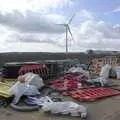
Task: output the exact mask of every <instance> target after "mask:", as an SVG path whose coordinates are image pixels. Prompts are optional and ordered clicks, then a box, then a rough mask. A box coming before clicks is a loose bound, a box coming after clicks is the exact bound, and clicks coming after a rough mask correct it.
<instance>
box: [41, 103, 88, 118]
mask: <svg viewBox="0 0 120 120" xmlns="http://www.w3.org/2000/svg"><path fill="white" fill-rule="evenodd" d="M42 110H43V111H44V112H48V111H51V113H53V114H56V113H61V114H71V116H81V117H82V118H85V117H87V109H86V108H85V107H84V106H83V105H78V104H77V103H75V102H72V101H65V102H48V103H46V104H44V105H43V107H42Z"/></svg>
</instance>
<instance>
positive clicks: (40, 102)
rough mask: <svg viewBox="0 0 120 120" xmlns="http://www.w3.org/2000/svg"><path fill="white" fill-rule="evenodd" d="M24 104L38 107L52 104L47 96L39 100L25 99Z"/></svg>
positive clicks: (34, 98)
mask: <svg viewBox="0 0 120 120" xmlns="http://www.w3.org/2000/svg"><path fill="white" fill-rule="evenodd" d="M25 102H26V103H27V104H28V105H38V106H43V105H44V104H46V103H48V102H50V103H53V101H52V100H51V98H49V97H48V96H45V97H41V98H36V97H27V99H26V100H25Z"/></svg>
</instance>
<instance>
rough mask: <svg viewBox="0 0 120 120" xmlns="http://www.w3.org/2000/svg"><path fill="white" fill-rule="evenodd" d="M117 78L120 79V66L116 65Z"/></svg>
mask: <svg viewBox="0 0 120 120" xmlns="http://www.w3.org/2000/svg"><path fill="white" fill-rule="evenodd" d="M116 73H117V79H120V66H117V67H116Z"/></svg>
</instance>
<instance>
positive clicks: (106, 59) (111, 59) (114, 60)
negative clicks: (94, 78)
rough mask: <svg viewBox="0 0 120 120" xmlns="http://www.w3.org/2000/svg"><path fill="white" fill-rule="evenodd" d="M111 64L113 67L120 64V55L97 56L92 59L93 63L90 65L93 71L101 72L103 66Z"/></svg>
mask: <svg viewBox="0 0 120 120" xmlns="http://www.w3.org/2000/svg"><path fill="white" fill-rule="evenodd" d="M106 64H109V65H111V66H112V67H115V66H117V65H120V57H119V56H112V55H110V56H99V57H98V56H97V57H94V58H92V59H91V65H90V70H91V72H92V73H96V74H98V73H100V71H101V68H102V67H103V66H104V65H106Z"/></svg>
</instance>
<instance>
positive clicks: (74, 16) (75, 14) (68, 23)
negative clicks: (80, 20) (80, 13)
mask: <svg viewBox="0 0 120 120" xmlns="http://www.w3.org/2000/svg"><path fill="white" fill-rule="evenodd" d="M75 15H76V14H75V13H74V14H73V15H72V17H71V18H70V20H69V21H68V24H70V23H71V22H72V20H73V18H74V17H75Z"/></svg>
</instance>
